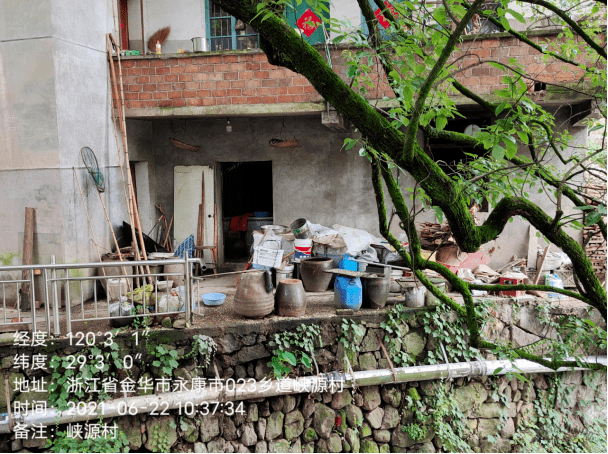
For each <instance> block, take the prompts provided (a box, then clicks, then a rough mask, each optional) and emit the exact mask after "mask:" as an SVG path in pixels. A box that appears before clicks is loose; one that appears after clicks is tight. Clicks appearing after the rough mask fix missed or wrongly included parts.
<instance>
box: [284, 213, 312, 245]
mask: <svg viewBox="0 0 608 454" xmlns="http://www.w3.org/2000/svg"><path fill="white" fill-rule="evenodd" d="M289 228H290V229H291V232H292V233H293V234H294V236H295V237H296V240H308V239H310V238H312V234H311V233H310V230H308V224H307V223H306V219H304V218H300V219H296V220H295V221H293V222H292V223H291V225H290V226H289Z"/></svg>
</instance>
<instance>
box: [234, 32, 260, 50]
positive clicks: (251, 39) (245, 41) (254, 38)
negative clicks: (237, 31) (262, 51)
mask: <svg viewBox="0 0 608 454" xmlns="http://www.w3.org/2000/svg"><path fill="white" fill-rule="evenodd" d="M236 48H237V49H239V50H245V49H257V48H258V35H250V36H237V37H236Z"/></svg>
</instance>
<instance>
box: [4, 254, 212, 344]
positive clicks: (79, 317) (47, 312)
mask: <svg viewBox="0 0 608 454" xmlns="http://www.w3.org/2000/svg"><path fill="white" fill-rule="evenodd" d="M195 263H197V264H199V265H200V267H201V270H203V271H204V270H206V268H207V267H206V264H205V262H204V261H203V260H202V259H200V258H189V257H188V256H187V254H185V255H184V258H177V257H176V258H175V259H170V260H145V261H125V262H91V263H73V264H57V263H55V256H51V263H50V264H45V265H40V264H38V265H16V266H4V267H0V275H5V277H3V278H0V289H1V291H2V293H1V294H0V297H1V298H2V309H3V315H2V317H0V326H2V327H7V326H8V327H12V328H14V329H15V330H20V329H22V327H23V326H24V325H26V326H29V327H30V328H31V331H32V332H40V331H43V332H46V333H47V334H49V335H51V334H52V335H54V336H61V335H62V334H67V333H70V332H72V325H73V324H74V323H83V322H92V321H98V320H108V321H109V320H124V321H125V324H128V323H129V322H130V321H131V320H133V319H134V318H146V317H161V318H162V317H164V316H175V315H177V314H179V313H180V312H184V313H185V314H184V315H185V317H186V321H187V322H188V323H191V322H192V316H193V314H194V311H193V304H194V299H193V298H192V289H193V280H194V279H195V280H196V281H197V287H198V284H199V282H200V281H202V280H204V278H201V277H195V276H193V275H192V265H193V264H195ZM159 265H160V266H166V265H183V266H182V267H181V271H171V272H162V273H160V272H159V273H145V272H144V271H143V270H144V267H146V266H148V267H154V266H159ZM109 268H115V269H119V270H122V272H121V273H120V272H119V273H114V274H111V275H109V274H108V273H106V270H108V269H109ZM96 269H101V270H102V271H101V274H100V275H94V274H95V272H96ZM127 269H133V270H135V272H131V273H128V272H126V270H127ZM35 270H40V274H41V278H40V279H39V280H38V284H40V285H41V286H42V293H43V296H44V299H43V300H42V301H41V304H40V307H39V308H36V288H35V284H36V279H34V277H35V276H34V275H35ZM86 270H89V272H88V273H85V271H86ZM137 270H139V271H140V272H137ZM23 271H29V274H28V276H29V278H28V279H11V278H10V273H11V272H15V273H17V272H21V273H22V272H23ZM108 271H111V270H108ZM6 273H9V274H8V275H7V274H6ZM84 274H90V275H84ZM171 277H176V278H177V279H176V280H177V282H178V284H179V283H183V286H184V291H183V292H181V289H180V288H179V287H178V289H177V292H178V295H177V296H176V295H172V293H173V292H174V290H175V289H170V288H169V286H167V285H165V289H164V290H160V291H159V290H158V284H159V283H160V282H163V281H161V280H160V279H159V278H162V279H164V280H169V278H171ZM24 283H29V285H30V292H29V303H30V309H29V310H23V309H22V301H20V300H21V296H22V292H21V290H22V285H23V284H24ZM99 284H101V287H102V288H103V289H104V291H105V294H106V298H105V299H103V298H100V295H99V291H98V288H99ZM104 284H105V285H104ZM11 286H15V287H14V288H15V293H14V295H15V298H14V299H15V306H14V307H9V306H10V304H9V303H7V287H8V288H9V290H10V288H11ZM75 294H76V298H74V297H75ZM62 296H63V298H62ZM197 299H198V295H197ZM62 301H63V302H64V303H65V305H64V307H62ZM116 304H117V305H116ZM176 305H177V307H175V306H176ZM159 306H160V307H159ZM159 309H160V310H159ZM116 311H117V312H118V315H116V313H115V312H116ZM112 312H114V313H112ZM125 312H127V313H125ZM9 329H10V328H9ZM4 330H5V331H6V329H4Z"/></svg>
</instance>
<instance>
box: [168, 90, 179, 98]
mask: <svg viewBox="0 0 608 454" xmlns="http://www.w3.org/2000/svg"><path fill="white" fill-rule="evenodd" d="M167 97H168V98H169V99H173V98H181V97H182V92H181V91H170V92H169V93H167Z"/></svg>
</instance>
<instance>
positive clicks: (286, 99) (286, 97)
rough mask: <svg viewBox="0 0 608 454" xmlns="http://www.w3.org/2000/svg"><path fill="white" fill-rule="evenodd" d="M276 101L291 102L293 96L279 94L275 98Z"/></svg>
mask: <svg viewBox="0 0 608 454" xmlns="http://www.w3.org/2000/svg"><path fill="white" fill-rule="evenodd" d="M277 100H278V102H280V103H284V102H293V96H292V95H287V96H279V97H278V98H277Z"/></svg>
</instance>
